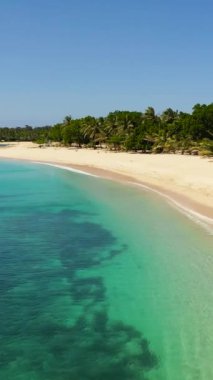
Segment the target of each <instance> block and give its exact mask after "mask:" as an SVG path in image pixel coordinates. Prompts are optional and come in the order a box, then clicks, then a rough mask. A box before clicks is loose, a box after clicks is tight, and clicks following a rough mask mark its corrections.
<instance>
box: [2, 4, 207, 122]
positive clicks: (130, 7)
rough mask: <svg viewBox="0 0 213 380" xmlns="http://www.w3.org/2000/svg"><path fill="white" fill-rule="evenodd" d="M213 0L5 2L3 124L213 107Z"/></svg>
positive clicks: (3, 8)
mask: <svg viewBox="0 0 213 380" xmlns="http://www.w3.org/2000/svg"><path fill="white" fill-rule="evenodd" d="M212 16H213V1H212V0H203V1H201V0H199V1H198V0H176V1H175V0H162V1H160V0H131V1H130V0H0V125H1V126H3V125H5V126H10V125H12V126H14V125H25V124H30V125H45V124H51V123H56V122H58V121H61V120H62V119H63V118H64V116H65V115H67V114H71V115H72V116H73V117H81V116H84V115H87V114H92V115H95V116H100V115H106V114H107V113H108V112H110V111H113V110H116V109H121V110H124V109H128V110H140V111H143V110H144V109H145V108H146V107H148V106H153V107H154V108H155V109H156V111H157V112H161V111H162V110H164V109H165V108H167V107H172V108H174V109H179V110H184V111H189V112H190V111H191V108H192V106H193V105H194V104H195V103H198V102H199V103H211V102H213V96H212V94H213V42H212V41H213V21H212Z"/></svg>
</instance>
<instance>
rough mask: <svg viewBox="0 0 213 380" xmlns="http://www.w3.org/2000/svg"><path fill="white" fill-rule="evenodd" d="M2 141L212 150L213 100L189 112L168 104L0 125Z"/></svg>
mask: <svg viewBox="0 0 213 380" xmlns="http://www.w3.org/2000/svg"><path fill="white" fill-rule="evenodd" d="M0 140H1V141H34V142H37V143H38V144H52V143H58V144H60V145H65V146H78V147H88V148H98V147H105V148H108V149H111V150H124V151H135V152H142V153H177V152H178V153H182V154H185V153H187V154H201V155H212V154H213V103H211V104H209V105H206V104H203V105H201V104H196V105H195V106H194V107H193V109H192V113H185V112H179V111H174V110H173V109H171V108H167V109H166V110H165V111H163V112H162V113H161V114H156V112H155V110H154V108H153V107H148V108H147V109H146V110H145V111H144V112H136V111H133V112H132V111H115V112H110V113H109V114H108V115H107V116H106V117H93V116H86V117H83V118H80V119H73V118H72V117H71V116H66V117H65V118H64V120H63V122H61V123H58V124H55V125H53V126H44V127H37V128H33V127H31V126H28V125H27V126H25V127H24V128H20V127H17V128H0Z"/></svg>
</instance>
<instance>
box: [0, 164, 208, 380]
mask: <svg viewBox="0 0 213 380" xmlns="http://www.w3.org/2000/svg"><path fill="white" fill-rule="evenodd" d="M212 273H213V256H212V237H210V236H208V234H207V232H206V231H205V230H202V229H201V228H200V227H199V226H197V225H196V224H194V223H192V222H191V221H189V220H188V219H187V218H186V217H185V216H184V215H182V214H180V213H178V212H177V211H176V210H175V209H172V207H170V206H169V205H168V204H167V203H166V202H165V201H164V200H162V199H161V198H160V197H158V196H156V195H153V194H150V193H149V192H147V191H141V190H138V189H133V188H128V187H125V186H123V185H120V184H115V183H113V182H110V181H105V180H101V179H99V178H92V177H91V178H90V177H88V176H84V175H81V174H76V173H70V172H67V171H65V170H60V169H57V168H53V167H46V166H43V165H33V164H26V163H15V162H6V161H1V162H0V378H1V379H4V380H25V379H26V380H31V379H32V380H93V379H94V380H96V379H97V380H100V379H101V380H104V379H109V378H110V379H112V380H113V379H116V380H119V379H122V380H125V379H127V380H131V379H132V380H141V379H147V380H148V379H150V380H180V379H184V380H185V379H186V380H195V379H199V380H209V379H211V378H213V365H212V364H211V361H212V354H213V331H212V329H213V328H212V317H213V292H212V289H213V276H212Z"/></svg>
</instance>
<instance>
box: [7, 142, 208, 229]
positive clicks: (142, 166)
mask: <svg viewBox="0 0 213 380" xmlns="http://www.w3.org/2000/svg"><path fill="white" fill-rule="evenodd" d="M0 158H13V159H22V160H23V159H24V160H31V161H40V162H46V163H53V164H58V165H62V166H67V167H68V166H70V167H73V168H75V169H80V170H83V171H87V172H89V173H93V174H96V175H99V176H102V177H105V178H109V179H113V180H119V181H124V182H127V181H128V182H131V183H136V184H137V185H138V186H141V185H145V186H148V187H149V188H151V189H152V190H154V191H156V192H158V193H160V194H161V195H163V196H164V197H166V198H167V199H169V200H172V201H173V203H174V204H176V206H178V207H180V208H182V210H185V211H187V212H188V211H190V213H191V215H194V216H195V217H200V218H201V219H203V220H205V221H207V222H208V223H210V224H213V158H201V157H197V156H196V157H195V156H181V155H173V154H161V155H144V154H134V153H115V152H109V151H105V150H90V149H75V148H61V147H45V148H39V146H38V145H36V144H33V143H30V142H29V143H10V144H9V146H7V147H4V148H2V147H1V148H0Z"/></svg>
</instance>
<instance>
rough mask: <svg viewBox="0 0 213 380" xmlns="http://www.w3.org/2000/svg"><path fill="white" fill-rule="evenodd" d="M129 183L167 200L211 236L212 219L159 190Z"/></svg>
mask: <svg viewBox="0 0 213 380" xmlns="http://www.w3.org/2000/svg"><path fill="white" fill-rule="evenodd" d="M129 183H131V184H133V185H136V186H138V187H142V188H143V189H144V190H148V191H152V192H153V193H156V194H158V195H160V196H162V197H164V198H165V199H167V201H169V203H170V204H171V205H172V206H173V207H175V208H176V209H178V210H179V211H181V212H182V213H183V214H184V215H185V216H187V217H188V218H189V219H191V220H192V221H193V222H195V223H197V224H199V225H200V226H201V227H203V228H205V230H206V231H207V232H208V234H209V235H213V219H212V218H209V217H208V216H204V215H202V214H200V213H198V212H196V211H194V210H192V209H190V208H188V207H185V206H183V205H182V204H181V203H179V202H177V201H176V200H175V199H173V198H172V197H170V196H169V195H167V194H165V193H163V192H161V191H159V190H156V189H153V188H152V187H151V186H147V185H143V184H141V183H137V182H130V181H129Z"/></svg>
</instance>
